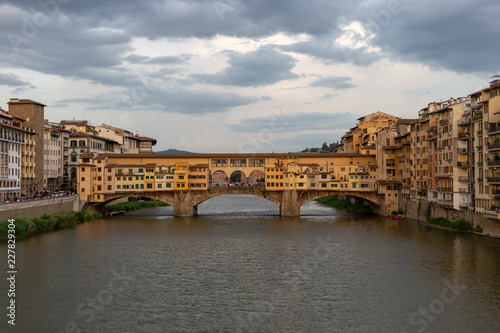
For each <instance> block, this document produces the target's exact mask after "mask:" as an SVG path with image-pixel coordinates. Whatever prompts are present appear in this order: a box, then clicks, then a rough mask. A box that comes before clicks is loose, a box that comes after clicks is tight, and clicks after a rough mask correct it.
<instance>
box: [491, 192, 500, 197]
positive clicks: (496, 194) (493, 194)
mask: <svg viewBox="0 0 500 333" xmlns="http://www.w3.org/2000/svg"><path fill="white" fill-rule="evenodd" d="M491 196H492V197H493V198H495V199H500V190H493V191H491Z"/></svg>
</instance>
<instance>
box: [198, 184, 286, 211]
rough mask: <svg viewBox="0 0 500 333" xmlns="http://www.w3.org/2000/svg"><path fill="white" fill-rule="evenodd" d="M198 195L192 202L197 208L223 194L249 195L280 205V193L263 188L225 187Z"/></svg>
mask: <svg viewBox="0 0 500 333" xmlns="http://www.w3.org/2000/svg"><path fill="white" fill-rule="evenodd" d="M200 194H201V195H197V196H195V198H194V200H193V204H194V205H195V206H198V205H199V204H200V203H202V202H204V201H207V200H208V199H211V198H214V197H217V196H219V195H225V194H250V195H255V196H258V197H261V198H264V199H267V200H269V201H271V202H274V203H275V204H277V205H280V204H281V193H278V192H268V191H266V190H265V187H263V186H225V187H222V188H217V189H209V190H208V191H203V192H202V193H200Z"/></svg>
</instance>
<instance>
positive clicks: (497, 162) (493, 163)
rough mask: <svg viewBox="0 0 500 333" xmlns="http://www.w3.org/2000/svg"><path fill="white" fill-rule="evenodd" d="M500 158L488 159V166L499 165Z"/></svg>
mask: <svg viewBox="0 0 500 333" xmlns="http://www.w3.org/2000/svg"><path fill="white" fill-rule="evenodd" d="M499 165H500V160H498V161H488V166H499Z"/></svg>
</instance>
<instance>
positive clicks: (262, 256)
mask: <svg viewBox="0 0 500 333" xmlns="http://www.w3.org/2000/svg"><path fill="white" fill-rule="evenodd" d="M198 212H199V214H200V216H198V217H190V218H177V217H173V216H172V208H171V207H162V208H152V209H148V210H144V211H140V212H134V213H131V214H129V215H127V216H122V217H117V218H110V219H102V220H97V221H92V222H88V223H85V224H82V225H78V226H76V227H74V228H71V229H66V230H61V231H57V232H53V233H48V234H44V235H39V236H36V237H32V238H30V239H27V240H24V241H20V242H18V243H17V246H16V258H17V271H18V273H17V276H16V297H15V301H16V326H15V327H12V326H11V325H9V324H7V319H8V318H7V317H6V315H5V314H6V310H5V309H6V307H7V306H8V302H9V299H10V298H9V297H8V296H7V289H8V285H7V282H6V279H5V278H4V279H1V282H0V290H2V292H1V293H0V305H1V306H2V308H3V309H4V310H3V312H4V315H2V319H1V323H0V332H23V333H24V332H56V333H57V332H99V333H101V332H500V240H499V239H493V238H488V237H481V236H476V235H473V234H466V233H456V232H449V231H445V230H439V229H433V228H429V227H426V226H422V225H419V224H417V223H415V222H412V221H408V220H406V221H403V222H399V221H393V220H390V219H388V218H384V217H378V216H373V215H368V214H359V213H350V212H343V211H338V210H335V209H333V208H330V207H326V206H323V205H320V204H318V203H316V202H310V203H308V204H307V205H305V206H303V207H302V211H301V214H302V216H301V217H300V218H288V217H287V218H285V217H283V218H282V217H280V216H278V215H279V210H278V207H277V206H276V205H275V204H273V203H270V202H268V201H266V200H264V199H262V198H258V197H254V196H248V195H224V196H220V197H216V198H213V199H210V200H208V201H206V202H204V203H203V204H201V205H200V207H199V209H198ZM0 249H1V253H3V254H2V256H3V257H4V259H2V260H1V265H0V269H1V271H2V274H4V276H6V275H7V274H6V271H7V266H6V265H7V246H6V244H1V245H0Z"/></svg>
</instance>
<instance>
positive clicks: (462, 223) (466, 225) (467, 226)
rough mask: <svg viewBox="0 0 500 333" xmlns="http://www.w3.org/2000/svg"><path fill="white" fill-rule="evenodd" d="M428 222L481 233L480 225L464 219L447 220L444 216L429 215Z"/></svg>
mask: <svg viewBox="0 0 500 333" xmlns="http://www.w3.org/2000/svg"><path fill="white" fill-rule="evenodd" d="M428 221H429V223H430V224H436V225H440V226H442V227H448V228H451V229H454V230H461V231H469V232H478V233H483V228H482V227H481V226H479V225H478V226H475V227H474V225H473V224H472V223H470V222H469V221H466V220H458V221H455V222H452V221H449V220H447V219H445V218H444V217H431V218H430V219H429V220H428Z"/></svg>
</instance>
